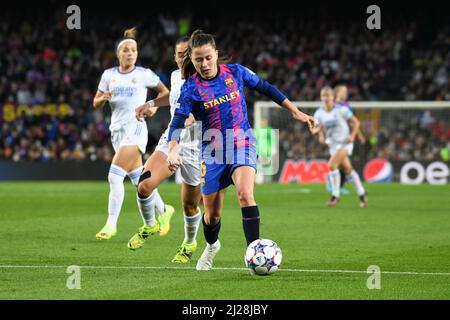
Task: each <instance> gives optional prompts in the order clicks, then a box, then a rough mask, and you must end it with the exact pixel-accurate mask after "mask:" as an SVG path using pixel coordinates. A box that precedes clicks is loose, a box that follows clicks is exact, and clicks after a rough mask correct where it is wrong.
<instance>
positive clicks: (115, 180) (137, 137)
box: [93, 28, 173, 240]
mask: <svg viewBox="0 0 450 320" xmlns="http://www.w3.org/2000/svg"><path fill="white" fill-rule="evenodd" d="M135 36H136V29H135V28H132V29H128V30H126V31H125V33H124V38H123V39H122V40H121V41H120V42H119V43H118V44H117V46H116V54H117V58H118V60H119V66H118V67H114V68H110V69H107V70H105V71H104V72H103V74H102V77H101V80H100V84H99V86H98V91H97V93H96V95H95V97H94V101H93V105H94V108H95V109H100V108H102V107H103V106H104V105H105V103H106V102H107V101H108V102H109V105H110V107H111V124H110V126H109V129H110V131H111V142H112V145H113V147H114V151H115V155H114V157H113V159H112V164H111V167H110V169H109V173H108V181H109V186H110V192H109V198H108V219H107V221H106V224H105V226H104V227H103V228H102V229H101V230H100V231H99V232H98V233H97V234H96V238H97V239H99V240H108V239H110V238H111V237H113V236H114V235H116V233H117V220H118V219H119V215H120V210H121V208H122V203H123V199H124V195H125V188H124V179H125V177H126V176H128V177H129V178H130V180H131V182H132V183H133V184H134V185H135V186H137V184H138V181H139V177H140V175H141V172H142V154H143V153H145V149H146V146H147V139H148V131H147V126H146V124H145V123H143V122H140V121H137V120H136V118H135V108H136V106H139V105H141V104H142V103H144V102H145V100H146V99H147V88H152V89H154V90H156V91H157V92H158V96H159V97H162V98H164V97H168V96H169V90H168V89H167V88H166V86H165V85H164V84H163V83H162V82H161V81H160V79H159V77H158V76H157V75H156V74H155V73H153V71H152V70H150V69H147V68H142V67H138V66H136V65H135V64H136V60H137V55H138V51H137V43H136V40H135ZM154 197H155V198H157V201H156V206H157V210H158V212H160V213H161V214H162V215H163V214H165V213H166V211H169V212H170V211H173V207H170V206H165V204H164V202H163V201H162V199H161V197H160V196H159V194H158V191H157V190H155V191H154Z"/></svg>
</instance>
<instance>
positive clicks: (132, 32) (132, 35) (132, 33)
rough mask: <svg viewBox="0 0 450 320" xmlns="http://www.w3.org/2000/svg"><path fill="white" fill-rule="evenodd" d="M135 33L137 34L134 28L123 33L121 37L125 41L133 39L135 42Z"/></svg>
mask: <svg viewBox="0 0 450 320" xmlns="http://www.w3.org/2000/svg"><path fill="white" fill-rule="evenodd" d="M136 33H137V30H136V27H133V28H130V29H127V30H125V32H124V33H123V37H124V38H125V39H134V40H136Z"/></svg>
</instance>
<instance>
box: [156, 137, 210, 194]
mask: <svg viewBox="0 0 450 320" xmlns="http://www.w3.org/2000/svg"><path fill="white" fill-rule="evenodd" d="M167 133H168V130H166V132H164V133H163V134H162V135H161V138H160V139H159V142H158V145H157V146H156V148H155V151H156V150H157V151H161V152H162V153H164V154H165V155H166V156H167V155H168V154H169V142H168V141H167ZM192 133H193V130H187V129H184V130H183V131H182V133H181V136H180V144H179V150H180V151H179V152H180V156H181V159H182V162H181V165H180V172H181V179H182V181H183V182H184V183H186V184H187V185H190V186H198V185H199V184H200V173H201V172H200V141H199V139H195V137H194V136H193V135H192Z"/></svg>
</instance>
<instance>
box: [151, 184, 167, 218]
mask: <svg viewBox="0 0 450 320" xmlns="http://www.w3.org/2000/svg"><path fill="white" fill-rule="evenodd" d="M153 193H154V194H155V206H156V210H158V212H159V214H160V215H163V214H164V207H165V206H164V201H163V199H162V198H161V196H160V195H159V192H158V189H155V190H153Z"/></svg>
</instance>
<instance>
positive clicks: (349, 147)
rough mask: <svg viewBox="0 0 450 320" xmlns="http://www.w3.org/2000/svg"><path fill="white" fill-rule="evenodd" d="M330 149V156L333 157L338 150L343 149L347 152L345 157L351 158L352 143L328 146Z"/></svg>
mask: <svg viewBox="0 0 450 320" xmlns="http://www.w3.org/2000/svg"><path fill="white" fill-rule="evenodd" d="M329 148H330V155H331V156H333V155H334V154H335V153H336V151H338V150H340V149H344V150H345V151H347V155H348V156H351V155H352V152H353V143H335V144H330V145H329Z"/></svg>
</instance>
